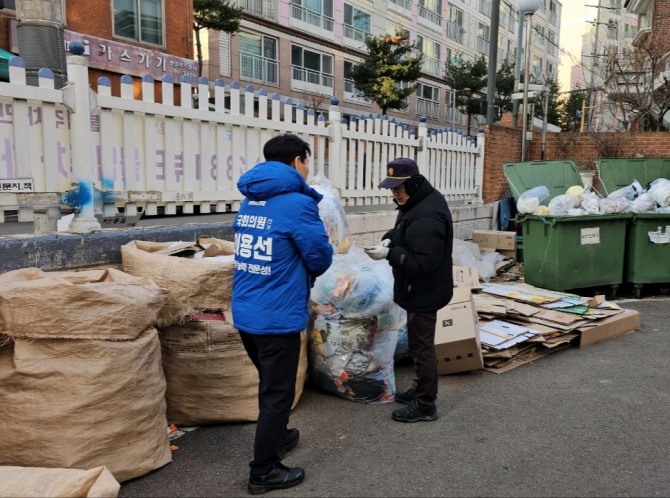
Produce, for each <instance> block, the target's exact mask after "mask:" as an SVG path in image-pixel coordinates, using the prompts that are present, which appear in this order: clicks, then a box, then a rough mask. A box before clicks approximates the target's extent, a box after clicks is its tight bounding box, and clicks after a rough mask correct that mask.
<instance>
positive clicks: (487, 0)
mask: <svg viewBox="0 0 670 498" xmlns="http://www.w3.org/2000/svg"><path fill="white" fill-rule="evenodd" d="M479 12H481V13H482V14H484V15H485V16H486V17H491V0H479Z"/></svg>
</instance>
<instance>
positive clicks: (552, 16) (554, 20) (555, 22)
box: [549, 11, 558, 26]
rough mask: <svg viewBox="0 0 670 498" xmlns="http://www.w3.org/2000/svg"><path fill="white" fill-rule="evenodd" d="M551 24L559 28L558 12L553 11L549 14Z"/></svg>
mask: <svg viewBox="0 0 670 498" xmlns="http://www.w3.org/2000/svg"><path fill="white" fill-rule="evenodd" d="M549 22H550V23H551V24H552V25H553V26H558V14H557V13H556V12H554V11H552V12H550V13H549Z"/></svg>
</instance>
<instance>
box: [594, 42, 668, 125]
mask: <svg viewBox="0 0 670 498" xmlns="http://www.w3.org/2000/svg"><path fill="white" fill-rule="evenodd" d="M669 59H670V40H668V39H665V38H662V37H660V36H654V35H653V34H652V35H649V37H648V38H647V39H646V40H645V41H644V42H643V43H641V44H640V45H638V46H637V47H635V49H625V50H618V51H612V53H610V54H608V57H607V58H606V59H605V61H604V63H601V68H600V69H601V70H602V71H603V72H604V77H603V80H602V81H603V88H602V91H603V92H604V93H605V94H606V95H607V99H608V101H609V103H610V104H611V105H612V107H613V111H612V114H613V115H614V116H615V117H616V119H617V120H618V121H619V122H620V123H622V124H623V127H624V129H627V130H630V129H631V128H636V129H637V130H639V131H659V130H667V129H668V125H667V124H666V123H665V122H664V117H665V115H666V113H668V111H670V72H669V71H667V70H666V67H667V64H668V61H669Z"/></svg>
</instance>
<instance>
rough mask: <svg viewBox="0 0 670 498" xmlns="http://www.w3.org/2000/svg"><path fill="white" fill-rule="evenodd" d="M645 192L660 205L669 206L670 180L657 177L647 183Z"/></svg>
mask: <svg viewBox="0 0 670 498" xmlns="http://www.w3.org/2000/svg"><path fill="white" fill-rule="evenodd" d="M647 193H648V194H649V195H650V196H651V198H652V199H653V200H654V201H655V202H656V204H658V205H659V206H660V207H667V206H670V180H667V179H665V178H658V179H656V180H654V181H653V182H651V183H650V184H649V190H647Z"/></svg>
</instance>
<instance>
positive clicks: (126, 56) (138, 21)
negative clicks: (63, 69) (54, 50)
mask: <svg viewBox="0 0 670 498" xmlns="http://www.w3.org/2000/svg"><path fill="white" fill-rule="evenodd" d="M61 2H62V11H63V18H64V29H65V35H64V36H65V42H66V46H67V43H68V41H69V40H79V41H82V42H83V43H84V45H85V46H86V52H85V53H86V55H88V56H89V67H90V80H91V86H92V88H93V89H94V90H95V89H96V88H97V80H98V78H99V77H101V76H106V77H108V78H109V79H110V80H111V81H112V93H113V94H114V95H118V94H119V80H120V77H121V76H122V75H124V74H129V75H131V76H134V77H141V76H144V75H145V74H151V75H152V76H153V77H154V79H155V80H156V81H157V82H160V81H161V80H162V78H163V77H164V76H165V75H170V76H172V77H173V79H174V81H176V82H178V81H179V80H180V79H181V77H182V76H184V75H189V76H193V77H197V71H198V70H197V62H196V61H194V60H193V40H192V36H193V2H192V0H169V1H168V0H61ZM15 4H16V2H15V0H0V48H4V49H6V50H8V51H10V52H12V53H15V54H18V55H20V54H19V50H18V41H17V34H16V26H17V20H16V11H15V8H16V7H15ZM157 87H158V88H157V90H158V91H157V98H158V99H160V85H159V84H157ZM139 88H140V84H139V82H137V83H136V91H137V92H139Z"/></svg>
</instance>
